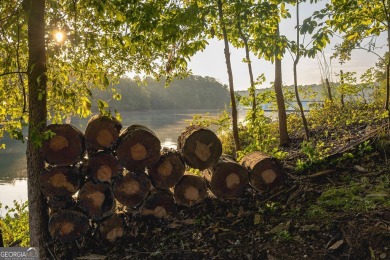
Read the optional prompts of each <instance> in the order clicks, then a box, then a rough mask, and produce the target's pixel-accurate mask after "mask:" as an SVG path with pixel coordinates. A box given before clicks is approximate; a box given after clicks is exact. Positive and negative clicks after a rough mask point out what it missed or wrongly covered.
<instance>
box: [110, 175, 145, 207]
mask: <svg viewBox="0 0 390 260" xmlns="http://www.w3.org/2000/svg"><path fill="white" fill-rule="evenodd" d="M151 186H152V184H151V182H150V179H149V177H148V175H146V173H145V172H144V171H136V172H127V173H126V174H125V175H124V176H119V177H118V178H117V179H116V180H115V182H114V184H113V190H114V195H115V198H116V199H117V200H118V201H119V202H120V203H121V204H122V205H124V206H127V207H136V206H139V205H141V204H142V202H143V201H144V200H145V199H146V197H147V196H148V194H149V191H150V188H151Z"/></svg>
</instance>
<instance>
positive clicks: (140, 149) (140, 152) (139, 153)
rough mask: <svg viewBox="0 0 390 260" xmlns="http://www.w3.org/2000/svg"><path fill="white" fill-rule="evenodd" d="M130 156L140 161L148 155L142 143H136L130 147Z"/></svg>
mask: <svg viewBox="0 0 390 260" xmlns="http://www.w3.org/2000/svg"><path fill="white" fill-rule="evenodd" d="M130 154H131V158H132V159H133V160H135V161H142V160H144V159H145V158H146V156H147V155H148V152H147V151H146V148H145V146H144V145H142V144H140V143H136V144H135V145H132V146H131V147H130Z"/></svg>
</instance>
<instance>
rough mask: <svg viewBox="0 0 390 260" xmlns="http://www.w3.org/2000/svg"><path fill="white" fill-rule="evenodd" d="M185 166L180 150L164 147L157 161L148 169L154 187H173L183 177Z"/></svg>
mask: <svg viewBox="0 0 390 260" xmlns="http://www.w3.org/2000/svg"><path fill="white" fill-rule="evenodd" d="M185 170H186V166H185V164H184V158H183V156H182V155H181V154H180V152H178V151H176V150H174V149H168V148H164V149H163V151H162V155H161V157H160V160H159V161H158V163H157V164H156V165H155V166H153V167H152V168H149V169H148V174H149V177H150V179H151V181H152V184H153V186H154V187H156V188H158V189H163V190H169V189H170V188H173V187H174V186H175V185H176V184H177V183H178V182H179V181H180V179H181V177H183V175H184V172H185Z"/></svg>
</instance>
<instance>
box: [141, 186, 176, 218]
mask: <svg viewBox="0 0 390 260" xmlns="http://www.w3.org/2000/svg"><path fill="white" fill-rule="evenodd" d="M174 212H176V205H175V202H174V199H173V196H172V193H170V192H169V191H163V190H153V191H152V192H151V194H150V196H149V197H148V198H146V200H145V201H144V203H143V204H142V207H141V208H140V213H141V215H144V216H148V215H152V216H154V217H156V218H165V217H167V216H169V215H172V214H173V213H174Z"/></svg>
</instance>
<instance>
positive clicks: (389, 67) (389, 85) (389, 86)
mask: <svg viewBox="0 0 390 260" xmlns="http://www.w3.org/2000/svg"><path fill="white" fill-rule="evenodd" d="M384 7H385V8H386V6H385V5H384ZM385 11H386V16H387V47H388V48H389V54H390V17H389V13H388V11H387V9H386V10H385ZM389 77H390V58H389V59H388V60H387V64H386V104H385V108H386V110H387V111H388V112H389V113H390V110H389V95H390V79H389Z"/></svg>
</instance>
